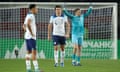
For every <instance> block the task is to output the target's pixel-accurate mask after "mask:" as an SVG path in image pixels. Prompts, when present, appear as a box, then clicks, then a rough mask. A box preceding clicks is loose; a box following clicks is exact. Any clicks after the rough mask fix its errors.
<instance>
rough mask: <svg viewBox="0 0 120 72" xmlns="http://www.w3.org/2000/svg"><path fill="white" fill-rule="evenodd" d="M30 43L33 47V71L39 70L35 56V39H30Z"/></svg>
mask: <svg viewBox="0 0 120 72" xmlns="http://www.w3.org/2000/svg"><path fill="white" fill-rule="evenodd" d="M31 45H32V48H33V50H32V61H33V65H34V69H35V72H40V71H39V65H38V61H37V57H36V54H37V51H36V40H34V39H31Z"/></svg>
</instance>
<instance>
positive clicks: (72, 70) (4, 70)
mask: <svg viewBox="0 0 120 72" xmlns="http://www.w3.org/2000/svg"><path fill="white" fill-rule="evenodd" d="M81 63H82V65H83V66H81V67H74V66H72V65H71V61H70V60H65V67H63V68H62V67H56V68H55V67H54V62H53V60H39V66H40V68H41V69H42V70H43V71H44V72H120V60H82V61H81ZM32 68H33V67H32ZM25 69H26V67H25V60H20V59H18V60H17V59H14V60H4V59H0V72H26V70H25Z"/></svg>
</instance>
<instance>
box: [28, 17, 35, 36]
mask: <svg viewBox="0 0 120 72" xmlns="http://www.w3.org/2000/svg"><path fill="white" fill-rule="evenodd" d="M27 27H28V29H29V31H30V33H31V35H32V36H35V35H34V34H33V32H32V29H31V19H30V18H29V19H28V21H27Z"/></svg>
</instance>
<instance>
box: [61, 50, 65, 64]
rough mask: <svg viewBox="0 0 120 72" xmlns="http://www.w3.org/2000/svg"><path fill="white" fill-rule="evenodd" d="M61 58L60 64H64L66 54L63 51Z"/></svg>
mask: <svg viewBox="0 0 120 72" xmlns="http://www.w3.org/2000/svg"><path fill="white" fill-rule="evenodd" d="M60 56H61V59H60V63H64V56H65V52H64V51H61V53H60Z"/></svg>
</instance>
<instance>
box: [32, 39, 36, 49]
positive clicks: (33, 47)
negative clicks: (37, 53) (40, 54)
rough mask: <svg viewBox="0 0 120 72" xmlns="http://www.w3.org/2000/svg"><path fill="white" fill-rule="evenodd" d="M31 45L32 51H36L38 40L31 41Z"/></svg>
mask: <svg viewBox="0 0 120 72" xmlns="http://www.w3.org/2000/svg"><path fill="white" fill-rule="evenodd" d="M31 45H32V49H33V50H36V40H35V39H31Z"/></svg>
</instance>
